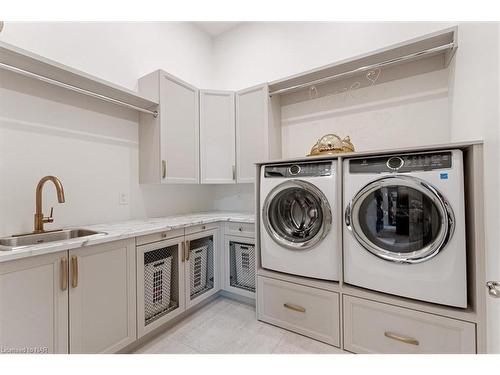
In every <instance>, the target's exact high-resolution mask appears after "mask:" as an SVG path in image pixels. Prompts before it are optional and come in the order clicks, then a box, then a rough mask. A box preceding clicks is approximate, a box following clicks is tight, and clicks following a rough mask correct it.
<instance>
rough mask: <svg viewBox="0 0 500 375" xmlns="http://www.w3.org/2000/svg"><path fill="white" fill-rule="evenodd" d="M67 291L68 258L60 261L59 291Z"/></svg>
mask: <svg viewBox="0 0 500 375" xmlns="http://www.w3.org/2000/svg"><path fill="white" fill-rule="evenodd" d="M66 289H68V258H66V257H63V258H62V259H61V290H63V291H64V290H66Z"/></svg>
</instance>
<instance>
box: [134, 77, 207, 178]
mask: <svg viewBox="0 0 500 375" xmlns="http://www.w3.org/2000/svg"><path fill="white" fill-rule="evenodd" d="M139 92H141V93H143V94H145V95H150V96H153V97H155V98H157V99H158V101H159V103H160V114H159V115H158V117H156V118H155V117H152V116H148V115H146V114H141V115H140V123H141V126H140V127H139V180H140V183H184V184H197V183H199V170H200V167H199V142H200V135H199V97H198V96H199V93H198V89H197V88H196V87H194V86H192V85H190V84H188V83H186V82H184V81H182V80H180V79H178V78H176V77H174V76H172V75H170V74H168V73H166V72H163V71H161V70H157V71H155V72H153V73H151V74H149V75H147V76H145V77H142V78H141V79H139Z"/></svg>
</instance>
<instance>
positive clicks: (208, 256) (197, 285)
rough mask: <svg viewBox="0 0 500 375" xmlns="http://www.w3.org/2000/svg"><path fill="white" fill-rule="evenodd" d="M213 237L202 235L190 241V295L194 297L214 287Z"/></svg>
mask: <svg viewBox="0 0 500 375" xmlns="http://www.w3.org/2000/svg"><path fill="white" fill-rule="evenodd" d="M213 244H214V242H213V237H212V236H209V237H203V238H200V239H197V240H194V241H191V243H190V250H189V251H190V253H189V268H190V277H189V279H190V297H191V299H194V298H196V297H198V296H200V295H201V294H203V293H205V292H207V291H209V290H210V289H212V288H213V287H214V246H213Z"/></svg>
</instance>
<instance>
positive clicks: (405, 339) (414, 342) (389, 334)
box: [384, 331, 420, 346]
mask: <svg viewBox="0 0 500 375" xmlns="http://www.w3.org/2000/svg"><path fill="white" fill-rule="evenodd" d="M384 336H385V337H388V338H390V339H393V340H396V341H401V342H404V343H405V344H410V345H415V346H418V345H420V343H419V342H418V340H416V339H414V338H413V337H407V336H401V335H398V334H396V333H394V332H388V331H386V332H384Z"/></svg>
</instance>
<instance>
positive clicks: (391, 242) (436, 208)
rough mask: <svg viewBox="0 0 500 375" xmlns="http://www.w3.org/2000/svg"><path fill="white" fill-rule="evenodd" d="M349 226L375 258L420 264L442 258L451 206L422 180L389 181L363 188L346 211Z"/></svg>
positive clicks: (396, 178)
mask: <svg viewBox="0 0 500 375" xmlns="http://www.w3.org/2000/svg"><path fill="white" fill-rule="evenodd" d="M346 224H347V226H348V228H349V229H350V230H351V231H352V232H353V234H354V236H355V237H356V239H357V240H358V242H360V243H361V245H363V247H364V248H366V249H367V250H368V251H370V252H371V253H373V254H374V255H376V256H378V257H380V258H382V259H385V260H389V261H393V262H398V263H419V262H423V261H426V260H428V259H430V258H432V257H434V256H435V255H437V254H438V253H439V251H441V250H442V249H443V248H444V247H445V246H446V244H447V242H448V241H449V238H450V237H451V235H452V234H453V229H454V216H453V212H452V210H451V207H450V206H449V204H448V202H447V201H446V200H445V199H444V197H443V196H442V195H441V194H440V193H439V192H438V190H437V189H435V188H434V187H433V186H431V185H429V184H428V183H426V182H425V181H423V180H420V179H417V178H414V177H409V176H398V175H396V176H390V177H384V178H381V179H379V180H376V181H374V182H372V183H370V184H368V185H367V186H365V187H364V188H363V189H362V190H361V191H360V192H359V193H358V194H357V195H356V196H355V197H354V199H353V200H352V202H351V204H349V206H348V207H347V209H346Z"/></svg>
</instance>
